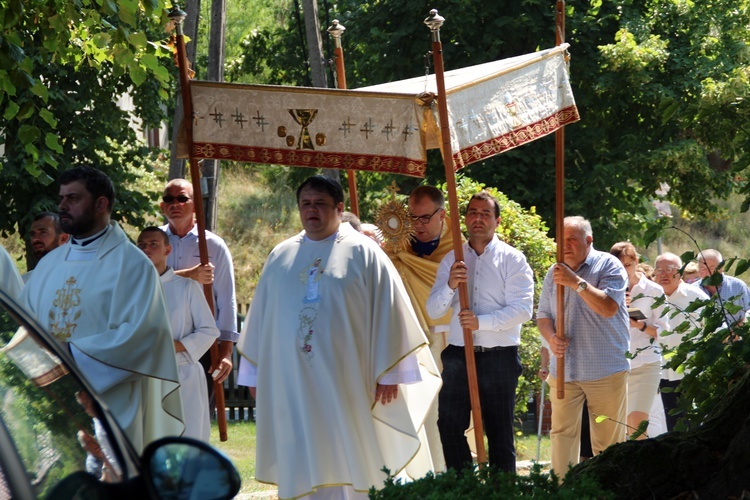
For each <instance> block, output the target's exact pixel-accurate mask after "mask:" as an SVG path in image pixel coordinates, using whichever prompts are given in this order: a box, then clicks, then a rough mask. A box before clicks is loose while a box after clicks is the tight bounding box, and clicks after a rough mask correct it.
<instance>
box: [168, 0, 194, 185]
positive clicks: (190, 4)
mask: <svg viewBox="0 0 750 500" xmlns="http://www.w3.org/2000/svg"><path fill="white" fill-rule="evenodd" d="M200 10H201V2H200V0H187V1H186V5H185V13H186V14H187V17H186V18H185V21H184V22H183V28H182V30H183V33H184V34H185V36H186V37H188V38H189V39H190V41H189V42H188V43H187V44H186V47H185V49H186V51H187V58H188V61H189V62H190V67H191V68H194V69H195V52H196V47H195V45H196V42H197V40H198V15H199V13H200ZM181 92H182V89H181V88H180V82H179V80H178V81H177V95H176V98H177V103H176V105H175V108H174V121H173V123H172V141H171V144H170V155H169V180H172V179H177V178H178V177H184V175H185V160H184V159H183V158H177V151H176V149H177V136H178V134H179V132H180V123H182V94H181Z"/></svg>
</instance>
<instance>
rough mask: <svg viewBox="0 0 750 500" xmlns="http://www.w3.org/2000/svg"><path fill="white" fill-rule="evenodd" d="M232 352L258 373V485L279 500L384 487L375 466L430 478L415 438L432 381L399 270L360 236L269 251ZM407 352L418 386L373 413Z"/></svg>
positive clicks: (342, 234)
mask: <svg viewBox="0 0 750 500" xmlns="http://www.w3.org/2000/svg"><path fill="white" fill-rule="evenodd" d="M238 349H239V350H240V352H241V353H242V355H243V356H244V357H246V358H247V360H249V362H250V363H252V364H253V365H255V367H256V368H257V394H256V396H257V400H256V408H257V410H256V411H257V413H256V418H257V425H258V427H257V429H258V432H257V460H256V478H257V479H258V480H259V481H262V482H266V483H273V484H278V486H279V497H280V498H294V497H299V496H302V495H307V494H310V493H313V492H315V491H316V490H318V489H324V488H329V487H341V486H346V485H349V486H351V487H352V488H353V489H354V490H355V491H358V492H366V491H367V490H369V488H370V487H371V486H375V487H376V488H382V487H383V481H384V480H385V479H386V475H385V473H383V472H382V469H383V467H387V468H388V469H389V470H390V472H391V474H397V473H402V474H403V473H406V475H408V476H411V477H420V476H422V475H424V474H425V473H426V472H428V471H430V470H432V463H431V461H430V456H429V449H427V445H426V440H424V439H423V441H425V442H423V443H421V442H420V434H421V437H422V438H424V433H423V429H422V428H423V424H424V420H425V417H426V414H427V411H428V409H429V407H430V404H431V403H432V401H433V400H434V398H435V397H436V395H437V392H438V391H439V388H440V384H441V381H440V378H439V374H438V372H437V370H436V368H435V364H434V362H433V361H432V357H431V355H430V353H429V350H428V348H427V342H426V338H425V336H424V333H423V332H422V328H421V327H420V325H419V321H418V320H417V318H416V315H415V313H414V310H413V308H412V306H411V303H410V301H409V297H408V295H407V294H406V291H405V290H404V287H403V284H402V283H401V280H400V278H399V277H398V273H397V272H396V270H395V268H394V267H393V265H392V264H391V262H390V260H389V259H388V257H387V256H386V255H385V253H384V252H383V251H382V250H380V248H378V247H377V245H376V244H375V243H374V242H373V241H372V240H370V239H369V238H367V237H366V236H363V235H361V234H360V233H357V232H356V231H354V230H353V229H351V228H350V227H348V226H347V225H343V226H342V227H341V228H340V230H339V233H337V234H336V235H335V236H334V237H333V238H329V239H327V240H324V241H310V240H308V239H305V238H304V237H303V234H300V235H298V236H295V237H293V238H290V239H288V240H286V241H285V242H283V243H281V244H280V245H278V246H277V247H276V248H275V249H274V250H273V251H272V252H271V254H270V255H269V257H268V259H267V260H266V264H265V266H264V269H263V274H262V276H261V278H260V281H259V283H258V286H257V288H256V291H255V296H254V298H253V301H252V305H251V309H250V313H249V314H248V318H247V321H246V322H245V326H244V328H243V332H242V335H241V337H240V342H239V344H238ZM409 355H416V357H417V359H418V361H419V364H418V366H419V372H420V376H421V381H419V382H416V383H412V384H408V385H407V384H401V385H399V392H398V398H397V399H396V400H395V402H392V403H390V404H387V405H382V404H380V403H378V404H374V403H373V401H374V395H375V390H376V384H377V382H378V381H379V380H381V378H382V377H384V376H386V378H384V379H383V380H384V381H387V380H388V378H390V377H393V376H394V373H387V372H389V371H393V372H398V370H392V369H393V368H394V367H396V365H398V364H399V363H400V362H401V361H402V360H404V359H405V358H406V357H407V356H409ZM395 376H396V377H398V375H397V374H396V375H395ZM420 376H417V377H412V378H411V380H415V379H419V378H420ZM406 379H409V376H406V377H404V378H402V380H406Z"/></svg>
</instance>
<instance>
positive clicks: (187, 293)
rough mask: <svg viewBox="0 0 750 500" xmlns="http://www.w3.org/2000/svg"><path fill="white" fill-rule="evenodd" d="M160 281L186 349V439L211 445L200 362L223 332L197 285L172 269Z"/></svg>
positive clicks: (182, 355) (182, 359)
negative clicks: (217, 325) (197, 440)
mask: <svg viewBox="0 0 750 500" xmlns="http://www.w3.org/2000/svg"><path fill="white" fill-rule="evenodd" d="M159 279H160V281H161V286H162V287H163V288H164V298H165V299H166V301H167V311H168V312H169V323H170V324H171V325H172V338H173V339H174V340H179V341H180V342H181V343H182V345H183V346H184V347H185V352H178V353H176V354H177V368H178V369H179V372H180V395H181V396H182V408H183V410H184V415H185V434H183V435H184V436H185V437H191V438H195V439H200V440H201V441H205V442H208V438H209V436H210V434H211V419H210V414H209V408H208V389H207V388H206V375H205V374H204V373H203V366H201V364H200V363H199V362H198V360H199V359H200V358H201V356H203V354H205V352H206V351H208V349H209V348H210V347H211V344H212V343H213V342H214V341H215V340H216V339H217V338H218V337H219V329H218V328H216V321H215V320H214V316H213V314H211V309H210V308H209V307H208V303H207V302H206V298H205V296H204V295H203V290H202V289H201V286H200V285H199V284H198V282H197V281H193V280H191V279H188V278H182V277H180V276H177V275H176V274H175V273H174V270H173V269H172V268H168V269H167V270H166V271H165V272H164V274H162V275H161V276H160V277H159Z"/></svg>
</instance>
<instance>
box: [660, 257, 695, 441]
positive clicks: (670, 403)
mask: <svg viewBox="0 0 750 500" xmlns="http://www.w3.org/2000/svg"><path fill="white" fill-rule="evenodd" d="M681 268H682V259H680V257H678V256H677V255H675V254H673V253H669V252H667V253H663V254H661V255H659V256H658V257H657V258H656V261H655V262H654V281H656V282H657V283H658V284H660V285H661V287H662V288H663V289H664V294H665V295H666V297H667V302H668V303H669V305H670V308H669V312H668V313H667V318H668V320H669V330H668V332H667V333H665V334H664V335H663V336H661V337H659V342H661V344H662V345H663V346H664V347H665V348H666V349H676V348H677V347H679V345H680V343H681V342H682V337H683V336H684V334H685V333H686V332H687V331H690V330H692V328H689V329H688V330H687V331H684V332H682V333H680V332H678V331H677V329H678V327H679V326H680V325H682V324H683V323H685V322H686V321H687V322H690V324H691V325H692V326H695V327H699V326H701V320H700V314H701V310H700V309H698V310H696V311H692V312H687V309H688V306H689V305H690V304H691V303H692V302H694V301H696V300H708V295H706V293H705V292H704V291H703V290H701V289H700V288H699V287H697V286H693V285H689V284H687V283H685V282H684V281H683V280H682V278H681V276H680V269H681ZM682 377H683V375H682V373H678V372H676V371H675V370H673V369H671V368H669V369H664V370H662V379H661V382H660V384H659V389H660V390H661V389H664V388H667V387H668V388H670V389H671V391H669V392H664V391H662V392H661V399H662V402H663V403H664V413H665V414H666V419H667V430H668V431H671V430H672V429H674V426H675V424H676V423H677V420H678V418H679V415H670V411H671V410H673V409H675V408H677V398H678V396H679V393H678V392H677V391H676V389H677V386H679V385H680V380H682Z"/></svg>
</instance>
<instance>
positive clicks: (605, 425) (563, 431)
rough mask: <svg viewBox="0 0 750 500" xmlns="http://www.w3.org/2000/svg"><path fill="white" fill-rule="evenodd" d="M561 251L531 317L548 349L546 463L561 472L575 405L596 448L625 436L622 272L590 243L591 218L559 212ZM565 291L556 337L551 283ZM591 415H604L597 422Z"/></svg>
mask: <svg viewBox="0 0 750 500" xmlns="http://www.w3.org/2000/svg"><path fill="white" fill-rule="evenodd" d="M564 224H565V228H564V233H565V236H564V238H565V241H564V259H563V262H559V263H557V264H555V265H553V266H552V268H551V269H550V270H549V272H548V273H547V276H546V277H545V279H544V284H543V286H542V294H541V296H540V298H539V310H538V312H537V325H538V326H539V331H540V333H541V334H542V336H543V337H544V339H545V340H546V341H547V342H548V343H549V345H550V352H551V354H553V356H554V357H553V359H552V363H551V367H550V368H551V373H550V377H549V379H548V382H549V384H550V400H551V403H552V429H551V431H550V441H551V447H552V469H553V470H554V471H555V473H556V474H558V475H559V476H564V475H565V473H566V472H567V471H568V467H569V466H570V465H575V464H577V463H578V459H579V451H578V450H579V446H580V432H581V409H582V407H583V402H584V400H585V401H587V403H588V408H589V422H590V427H591V446H592V448H593V451H594V454H595V455H596V454H599V453H601V452H602V450H604V449H605V448H607V447H608V446H609V445H611V444H613V443H617V442H619V441H624V440H625V435H626V433H625V431H626V428H625V425H624V424H623V423H620V422H625V419H626V418H627V377H628V371H629V370H630V363H629V361H628V359H627V358H626V356H625V353H626V352H627V351H628V348H629V345H630V332H629V321H628V312H627V308H626V306H625V292H626V289H627V273H626V271H625V268H624V267H623V266H622V264H621V263H620V261H619V259H617V258H616V257H614V256H613V255H611V254H609V253H604V252H599V251H598V250H595V249H594V247H593V241H594V237H593V233H592V230H591V224H590V223H589V221H588V220H586V219H584V218H583V217H577V216H576V217H566V218H565V222H564ZM558 285H562V286H563V287H564V292H565V338H562V339H561V338H559V337H557V334H556V333H557V332H556V321H557V287H558ZM561 356H565V397H564V399H558V398H557V361H558V360H557V358H559V357H561ZM597 416H606V417H609V419H607V420H605V421H603V422H599V423H596V422H595V419H596V417H597Z"/></svg>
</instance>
